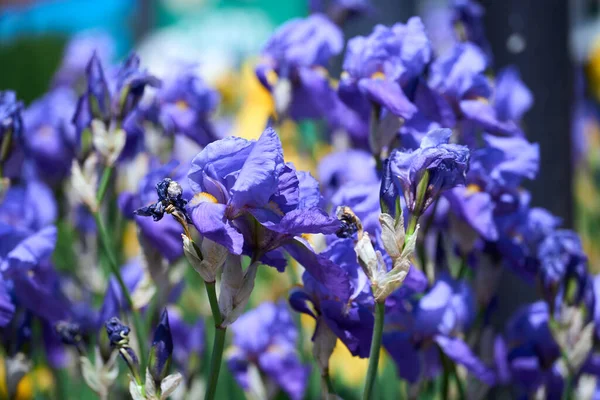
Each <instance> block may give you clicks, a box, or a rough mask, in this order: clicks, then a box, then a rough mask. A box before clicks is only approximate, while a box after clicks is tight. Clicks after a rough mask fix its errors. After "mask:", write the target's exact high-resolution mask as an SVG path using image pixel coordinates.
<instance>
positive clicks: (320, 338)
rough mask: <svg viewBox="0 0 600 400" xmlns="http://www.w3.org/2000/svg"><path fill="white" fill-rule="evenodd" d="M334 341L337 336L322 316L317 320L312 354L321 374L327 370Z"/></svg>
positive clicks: (335, 341)
mask: <svg viewBox="0 0 600 400" xmlns="http://www.w3.org/2000/svg"><path fill="white" fill-rule="evenodd" d="M336 343H337V336H336V335H335V333H333V331H332V330H331V329H330V328H329V326H328V325H327V323H326V322H325V321H324V320H323V318H320V319H319V320H317V327H316V330H315V335H314V339H313V356H314V358H315V360H316V361H317V365H318V367H319V370H320V372H321V375H323V374H324V373H326V372H328V370H329V358H330V357H331V355H332V354H333V350H334V349H335V344H336Z"/></svg>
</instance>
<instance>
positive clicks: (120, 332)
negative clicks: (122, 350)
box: [104, 317, 131, 347]
mask: <svg viewBox="0 0 600 400" xmlns="http://www.w3.org/2000/svg"><path fill="white" fill-rule="evenodd" d="M104 326H105V327H106V334H107V335H108V339H109V340H110V344H111V346H115V347H120V346H121V345H123V344H124V343H125V344H127V343H128V342H129V337H128V336H129V332H130V331H131V329H129V327H128V326H127V325H123V323H122V322H121V320H119V318H117V317H112V318H111V319H109V320H108V321H106V323H105V324H104Z"/></svg>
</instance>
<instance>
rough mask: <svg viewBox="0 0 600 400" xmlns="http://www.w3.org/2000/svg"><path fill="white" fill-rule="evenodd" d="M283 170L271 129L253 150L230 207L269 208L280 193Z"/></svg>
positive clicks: (276, 138) (234, 186) (232, 195)
mask: <svg viewBox="0 0 600 400" xmlns="http://www.w3.org/2000/svg"><path fill="white" fill-rule="evenodd" d="M283 166H284V163H283V149H282V148H281V141H280V140H279V136H277V133H276V132H275V131H274V130H273V129H272V128H267V129H266V130H265V131H264V132H263V134H262V135H261V136H260V138H259V139H258V141H257V142H256V144H255V145H254V146H253V148H252V151H251V152H250V154H249V155H248V158H247V159H246V161H245V162H244V166H243V167H242V169H241V170H240V174H239V175H238V177H237V180H236V181H235V184H234V185H233V187H232V188H231V199H230V204H231V205H232V206H233V207H234V209H236V210H241V209H242V208H244V207H263V206H264V205H266V204H267V203H268V202H269V199H270V197H271V196H272V195H273V194H275V193H276V191H277V186H278V183H279V174H280V173H281V169H282V168H283Z"/></svg>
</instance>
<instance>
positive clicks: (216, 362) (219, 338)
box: [204, 282, 227, 400]
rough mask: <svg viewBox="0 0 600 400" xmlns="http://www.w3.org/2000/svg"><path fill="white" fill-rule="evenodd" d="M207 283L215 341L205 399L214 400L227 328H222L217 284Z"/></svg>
mask: <svg viewBox="0 0 600 400" xmlns="http://www.w3.org/2000/svg"><path fill="white" fill-rule="evenodd" d="M205 283H206V294H207V295H208V301H209V303H210V309H211V311H212V315H213V318H214V320H215V340H214V343H213V351H212V356H211V360H210V376H209V378H208V384H207V386H206V394H205V395H204V399H205V400H212V399H214V398H215V394H216V392H217V382H218V381H219V372H220V370H221V360H222V359H223V348H224V347H225V346H224V345H225V334H226V333H227V328H224V327H222V326H221V323H222V322H223V316H222V315H221V310H219V303H218V301H217V291H216V288H215V282H205Z"/></svg>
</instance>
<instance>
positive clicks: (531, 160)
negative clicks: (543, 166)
mask: <svg viewBox="0 0 600 400" xmlns="http://www.w3.org/2000/svg"><path fill="white" fill-rule="evenodd" d="M483 139H484V141H485V142H486V146H485V147H483V148H480V149H477V150H475V151H473V152H472V153H471V160H470V167H469V172H468V174H467V180H466V186H464V187H457V188H454V189H453V190H451V191H448V192H447V193H446V194H445V197H446V198H447V199H448V200H449V202H450V205H451V209H452V211H453V212H454V213H455V214H456V215H457V216H458V217H459V218H460V219H461V220H463V221H465V222H467V224H468V225H469V226H471V227H472V228H473V229H474V230H475V231H476V232H477V233H478V234H479V235H480V236H481V237H482V238H484V239H485V240H488V241H496V240H498V239H499V238H500V237H501V236H502V235H503V234H507V233H508V230H509V229H508V227H507V226H506V225H507V224H506V221H502V220H501V219H502V218H503V217H506V216H508V217H509V218H512V217H517V216H518V214H519V213H520V212H521V210H520V206H521V203H522V202H521V197H522V193H521V189H520V185H521V183H522V182H523V180H525V179H533V178H535V176H536V175H537V172H538V168H539V158H540V153H539V146H538V144H537V143H530V142H528V141H527V140H526V139H525V138H522V137H518V136H515V137H497V136H492V135H484V136H483ZM525 209H527V207H526V208H525ZM519 218H520V217H519ZM513 220H514V218H513ZM522 221H523V220H522V219H519V220H516V221H514V222H518V223H521V222H522ZM512 230H514V229H512Z"/></svg>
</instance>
